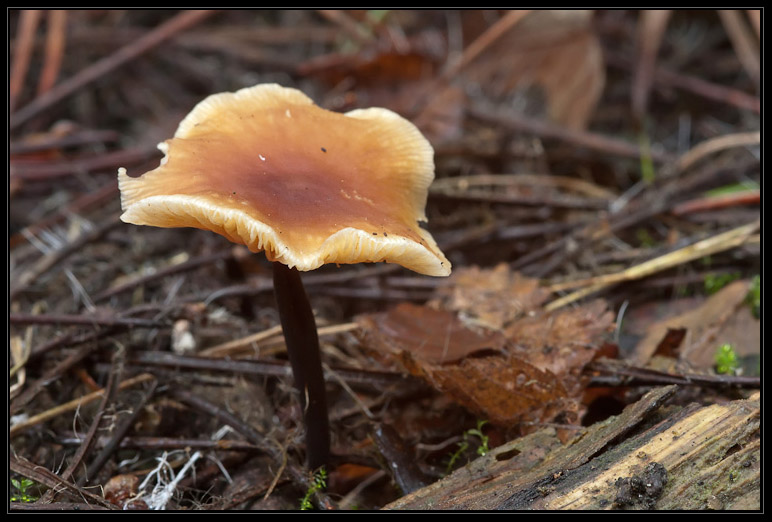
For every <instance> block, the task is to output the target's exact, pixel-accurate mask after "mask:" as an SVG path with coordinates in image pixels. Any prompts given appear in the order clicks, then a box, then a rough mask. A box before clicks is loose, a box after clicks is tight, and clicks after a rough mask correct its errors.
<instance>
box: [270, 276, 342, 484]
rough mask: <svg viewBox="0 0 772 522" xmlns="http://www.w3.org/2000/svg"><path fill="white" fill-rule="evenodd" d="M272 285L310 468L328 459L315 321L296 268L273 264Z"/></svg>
mask: <svg viewBox="0 0 772 522" xmlns="http://www.w3.org/2000/svg"><path fill="white" fill-rule="evenodd" d="M273 286H274V294H275V295H276V304H277V305H278V308H279V317H280V318H281V327H282V330H283V331H284V339H285V341H286V344H287V354H288V355H289V360H290V365H291V366H292V374H293V375H294V377H295V388H296V389H297V390H298V392H299V393H300V405H301V407H302V409H303V420H304V423H305V427H306V464H307V465H308V467H309V468H310V469H312V470H313V469H317V468H318V467H320V466H325V465H327V463H328V461H329V458H330V424H329V420H328V417H327V397H326V392H325V386H324V374H323V372H322V359H321V356H320V353H319V337H318V335H317V333H316V322H315V321H314V313H313V311H312V310H311V304H310V303H309V301H308V296H307V295H306V291H305V289H304V288H303V282H302V281H301V279H300V273H299V272H298V271H297V270H296V269H295V268H289V267H287V266H286V265H284V264H282V263H278V262H276V263H274V264H273Z"/></svg>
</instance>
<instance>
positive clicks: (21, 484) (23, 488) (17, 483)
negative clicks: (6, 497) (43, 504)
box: [11, 478, 38, 502]
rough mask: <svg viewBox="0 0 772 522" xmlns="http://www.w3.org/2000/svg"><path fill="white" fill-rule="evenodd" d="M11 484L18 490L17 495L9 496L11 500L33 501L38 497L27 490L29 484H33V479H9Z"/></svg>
mask: <svg viewBox="0 0 772 522" xmlns="http://www.w3.org/2000/svg"><path fill="white" fill-rule="evenodd" d="M11 485H13V487H14V488H15V489H16V491H18V492H19V494H18V495H13V496H11V502H35V501H36V500H37V499H38V497H36V496H34V495H31V494H29V493H28V492H27V490H28V489H30V487H31V486H34V485H35V481H33V480H30V479H28V478H23V479H21V480H16V479H11Z"/></svg>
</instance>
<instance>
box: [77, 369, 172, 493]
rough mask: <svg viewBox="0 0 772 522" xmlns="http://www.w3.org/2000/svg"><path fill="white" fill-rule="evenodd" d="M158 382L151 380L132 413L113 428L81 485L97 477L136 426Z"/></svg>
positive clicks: (134, 405) (79, 481) (132, 408)
mask: <svg viewBox="0 0 772 522" xmlns="http://www.w3.org/2000/svg"><path fill="white" fill-rule="evenodd" d="M156 384H158V383H157V381H156V380H155V379H153V380H151V381H150V386H148V388H147V389H146V390H145V391H144V392H143V393H142V396H141V397H139V399H138V400H136V401H135V402H134V404H132V405H131V406H130V408H129V409H130V413H129V414H128V415H126V416H125V417H124V418H123V419H122V420H121V421H120V424H119V425H118V426H117V427H116V428H115V429H114V430H113V434H112V437H111V438H110V440H109V442H108V443H107V444H105V445H104V447H103V448H102V451H100V452H99V454H98V455H97V456H96V457H94V459H93V460H92V461H91V464H89V466H88V470H87V471H86V473H85V474H84V475H83V476H81V478H80V479H79V480H78V481H77V484H78V485H79V486H83V485H84V484H86V483H87V482H88V481H90V480H92V479H93V477H96V475H97V473H99V470H101V469H102V466H104V465H105V463H106V462H107V459H108V458H110V456H111V455H112V454H113V453H115V451H116V450H117V449H118V447H119V445H120V443H121V442H122V441H123V439H124V437H125V436H126V434H127V433H128V432H129V430H130V429H131V428H132V427H133V426H134V424H135V422H136V421H137V418H139V415H140V414H141V413H142V412H143V409H144V407H145V404H146V403H147V401H148V400H150V398H151V397H152V396H153V394H154V393H155V389H156ZM119 389H120V387H119Z"/></svg>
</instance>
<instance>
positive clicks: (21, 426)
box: [9, 373, 155, 437]
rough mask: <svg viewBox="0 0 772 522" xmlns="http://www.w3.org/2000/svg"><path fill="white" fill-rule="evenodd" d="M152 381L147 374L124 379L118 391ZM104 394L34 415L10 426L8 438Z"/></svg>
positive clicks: (98, 392) (75, 400)
mask: <svg viewBox="0 0 772 522" xmlns="http://www.w3.org/2000/svg"><path fill="white" fill-rule="evenodd" d="M153 379H155V377H153V376H152V375H150V374H149V373H143V374H141V375H137V376H136V377H132V378H131V379H126V380H125V381H123V382H122V383H121V384H120V385H119V386H118V389H119V390H123V389H125V388H130V387H131V386H135V385H137V384H141V383H143V382H146V381H150V380H153ZM104 394H105V390H99V391H95V392H93V393H89V394H87V395H84V396H83V397H78V398H77V399H73V400H71V401H70V402H66V403H64V404H60V405H59V406H55V407H53V408H51V409H50V410H46V411H44V412H42V413H39V414H37V415H34V416H32V417H30V418H29V419H27V420H25V421H23V422H19V423H18V424H14V425H13V426H11V428H10V430H9V436H11V437H15V436H16V435H18V434H19V433H21V432H23V431H25V430H28V429H29V428H31V427H32V426H35V425H37V424H41V423H43V422H46V421H49V420H51V419H53V418H54V417H58V416H59V415H62V414H64V413H67V412H69V411H73V410H75V409H77V408H78V407H80V406H85V405H86V404H89V403H91V402H94V401H95V400H97V399H99V398H100V397H102V396H103V395H104Z"/></svg>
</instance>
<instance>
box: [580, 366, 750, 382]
mask: <svg viewBox="0 0 772 522" xmlns="http://www.w3.org/2000/svg"><path fill="white" fill-rule="evenodd" d="M583 371H584V372H585V373H586V374H588V375H592V377H591V380H590V382H589V384H588V386H652V385H654V386H662V385H667V384H680V385H682V386H703V387H709V388H721V387H733V388H759V387H760V386H761V378H760V377H749V376H743V375H707V374H695V373H681V374H676V373H667V372H661V371H658V370H653V369H651V368H642V367H638V366H630V365H628V364H626V363H624V362H622V361H613V360H603V359H602V360H598V361H593V362H591V363H589V364H588V365H587V366H585V367H584V370H583ZM595 373H600V374H602V375H593V374H595Z"/></svg>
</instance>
